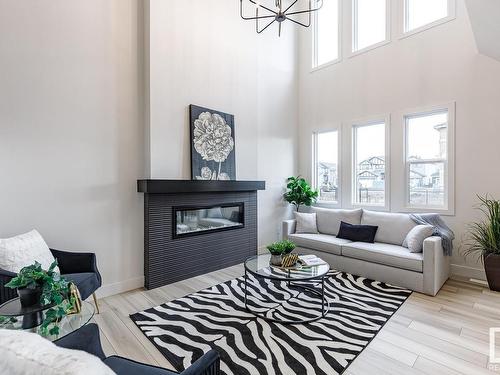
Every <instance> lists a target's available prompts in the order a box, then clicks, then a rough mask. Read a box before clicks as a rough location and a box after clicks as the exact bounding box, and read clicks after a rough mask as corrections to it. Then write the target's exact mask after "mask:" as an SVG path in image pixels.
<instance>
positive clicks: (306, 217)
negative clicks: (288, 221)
mask: <svg viewBox="0 0 500 375" xmlns="http://www.w3.org/2000/svg"><path fill="white" fill-rule="evenodd" d="M295 220H296V221H297V224H296V226H295V233H318V226H317V225H316V214H315V213H313V214H308V213H304V212H295Z"/></svg>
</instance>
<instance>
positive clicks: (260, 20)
mask: <svg viewBox="0 0 500 375" xmlns="http://www.w3.org/2000/svg"><path fill="white" fill-rule="evenodd" d="M273 1H274V4H275V7H274V8H272V7H271V6H269V5H264V4H263V3H265V0H240V15H241V18H243V19H244V20H250V21H255V30H256V31H257V34H260V33H261V32H263V31H264V30H266V29H267V28H268V27H269V26H271V25H272V24H273V23H275V22H277V23H278V36H281V24H282V23H283V22H284V21H286V20H289V21H292V22H293V23H296V24H297V25H300V26H303V27H309V26H311V18H312V17H311V15H312V13H314V12H316V11H318V10H319V9H320V8H321V7H322V6H323V0H306V1H307V2H308V7H307V8H306V7H304V8H305V9H300V8H299V5H302V3H303V1H302V0H290V4H288V5H287V6H286V8H284V5H283V1H282V0H273ZM243 3H247V4H249V6H251V7H254V8H255V15H253V14H252V15H250V16H246V15H244V10H243V8H244V4H243ZM304 14H307V17H308V20H307V21H306V22H304V20H303V19H302V18H301V16H302V15H304ZM297 18H299V19H300V20H299V19H297Z"/></svg>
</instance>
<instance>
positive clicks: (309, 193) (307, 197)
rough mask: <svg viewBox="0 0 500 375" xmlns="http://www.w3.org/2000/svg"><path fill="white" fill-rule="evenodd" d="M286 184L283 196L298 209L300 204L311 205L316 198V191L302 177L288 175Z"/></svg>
mask: <svg viewBox="0 0 500 375" xmlns="http://www.w3.org/2000/svg"><path fill="white" fill-rule="evenodd" d="M286 181H287V184H286V189H287V190H286V192H285V194H283V198H284V199H285V201H287V202H288V203H291V204H293V205H294V206H295V208H296V209H297V211H299V208H300V206H302V205H304V206H311V205H312V204H313V203H314V202H316V199H317V198H318V192H317V191H316V190H313V189H312V188H311V186H310V185H309V183H308V182H307V181H306V180H305V179H304V178H302V177H300V176H297V177H293V176H292V177H288V178H287V180H286Z"/></svg>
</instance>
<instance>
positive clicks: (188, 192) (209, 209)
mask: <svg viewBox="0 0 500 375" xmlns="http://www.w3.org/2000/svg"><path fill="white" fill-rule="evenodd" d="M264 188H265V182H264V181H195V180H140V181H138V191H139V192H141V193H144V286H145V287H146V289H152V288H157V287H160V286H163V285H167V284H170V283H173V282H176V281H180V280H184V279H188V278H190V277H194V276H197V275H200V274H204V273H207V272H212V271H215V270H218V269H221V268H225V267H230V266H233V265H235V264H239V263H242V262H244V261H245V259H247V258H248V257H250V256H252V255H255V254H257V191H258V190H263V189H264Z"/></svg>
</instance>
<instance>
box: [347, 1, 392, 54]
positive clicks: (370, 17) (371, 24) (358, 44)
mask: <svg viewBox="0 0 500 375" xmlns="http://www.w3.org/2000/svg"><path fill="white" fill-rule="evenodd" d="M353 4H354V12H353V26H354V30H353V33H354V40H353V42H354V45H353V51H359V50H361V49H363V48H366V47H368V46H371V45H373V44H376V43H379V42H383V41H384V40H385V39H386V0H354V3H353Z"/></svg>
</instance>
